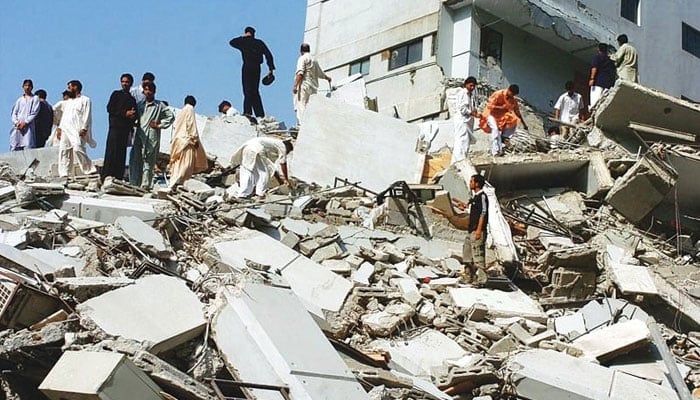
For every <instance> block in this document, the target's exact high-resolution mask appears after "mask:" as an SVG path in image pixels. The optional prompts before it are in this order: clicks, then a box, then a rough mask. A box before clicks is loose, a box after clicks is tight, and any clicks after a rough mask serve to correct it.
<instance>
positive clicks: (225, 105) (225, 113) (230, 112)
mask: <svg viewBox="0 0 700 400" xmlns="http://www.w3.org/2000/svg"><path fill="white" fill-rule="evenodd" d="M219 112H220V113H221V118H222V119H226V117H233V116H235V115H238V110H236V109H235V108H233V106H231V102H230V101H228V100H223V101H222V102H221V103H219Z"/></svg>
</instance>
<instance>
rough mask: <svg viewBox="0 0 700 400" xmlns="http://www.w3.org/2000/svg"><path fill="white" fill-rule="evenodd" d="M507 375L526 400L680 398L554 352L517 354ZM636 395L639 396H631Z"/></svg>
mask: <svg viewBox="0 0 700 400" xmlns="http://www.w3.org/2000/svg"><path fill="white" fill-rule="evenodd" d="M504 373H505V374H507V375H508V377H507V380H508V381H509V382H512V383H513V389H514V390H515V394H516V395H517V396H518V397H520V398H524V399H577V400H599V399H614V400H626V399H632V398H644V399H659V400H671V399H673V400H675V399H677V398H678V397H677V396H676V393H675V392H674V391H672V390H671V389H669V388H666V387H662V386H659V385H655V384H653V383H651V382H647V381H645V380H642V379H639V378H635V377H633V376H629V375H626V374H624V373H622V372H619V371H614V370H612V369H609V368H606V367H602V366H600V365H597V364H593V363H590V362H588V361H585V360H582V359H579V358H575V357H571V356H568V355H566V354H563V353H560V352H557V351H553V350H543V349H532V350H528V351H525V352H522V353H519V354H516V355H515V356H513V357H511V358H510V359H509V360H508V362H507V364H506V366H505V368H504ZM623 375H624V377H623ZM628 378H629V379H628ZM625 388H626V389H628V390H629V391H628V392H625V391H624V389H625ZM632 392H633V393H638V394H639V395H638V396H636V397H630V396H628V394H629V393H632Z"/></svg>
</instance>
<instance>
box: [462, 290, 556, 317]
mask: <svg viewBox="0 0 700 400" xmlns="http://www.w3.org/2000/svg"><path fill="white" fill-rule="evenodd" d="M448 291H449V293H450V296H451V297H452V301H453V302H454V304H455V305H456V306H457V307H459V308H466V309H469V308H471V307H472V306H473V305H474V304H477V303H480V304H484V305H485V306H486V307H487V308H488V310H489V315H491V316H496V317H513V316H519V317H523V318H528V319H532V320H535V321H538V322H539V321H546V320H547V316H546V314H545V313H544V311H543V310H542V307H541V306H540V305H539V303H537V302H536V301H535V300H533V299H531V298H530V297H529V296H528V295H526V294H525V293H523V292H522V291H521V290H519V289H518V290H514V291H512V292H504V291H502V290H493V289H477V288H450V289H448Z"/></svg>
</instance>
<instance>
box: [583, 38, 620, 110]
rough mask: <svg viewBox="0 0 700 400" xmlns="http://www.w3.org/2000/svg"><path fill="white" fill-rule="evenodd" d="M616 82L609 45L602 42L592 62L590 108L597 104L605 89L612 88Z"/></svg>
mask: <svg viewBox="0 0 700 400" xmlns="http://www.w3.org/2000/svg"><path fill="white" fill-rule="evenodd" d="M614 84H615V63H613V61H612V60H611V59H610V56H609V55H608V45H606V44H605V43H600V44H599V45H598V53H597V54H596V55H595V57H593V61H592V62H591V79H590V80H589V81H588V86H590V87H591V95H590V102H591V105H590V108H593V106H595V103H597V102H598V100H599V99H600V97H601V96H602V95H603V91H604V90H606V89H609V88H611V87H612V86H613V85H614Z"/></svg>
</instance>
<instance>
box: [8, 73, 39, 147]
mask: <svg viewBox="0 0 700 400" xmlns="http://www.w3.org/2000/svg"><path fill="white" fill-rule="evenodd" d="M22 89H23V90H24V94H22V96H20V97H19V98H18V99H17V101H15V105H14V106H12V114H11V116H12V130H11V131H10V151H15V150H24V149H31V148H34V147H35V143H36V132H35V130H36V125H35V122H34V120H35V119H36V116H37V115H38V114H39V98H38V97H36V96H34V95H33V94H32V89H34V83H33V82H32V80H31V79H25V80H24V82H22Z"/></svg>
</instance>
